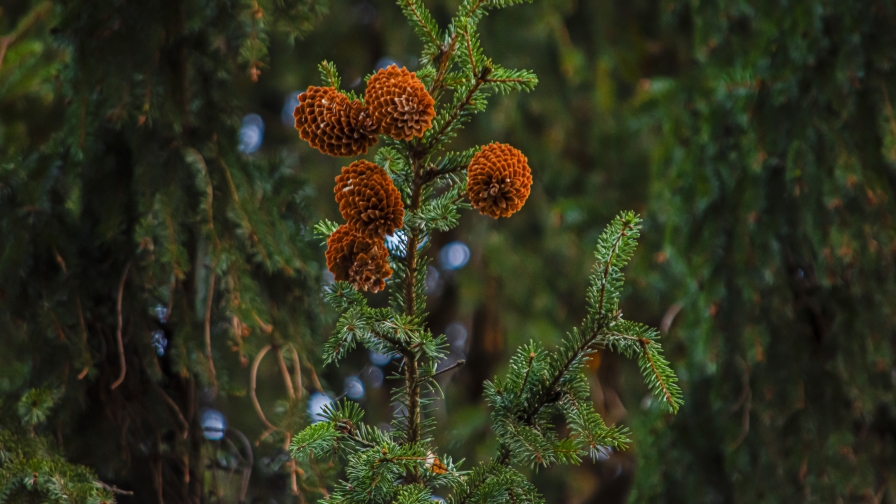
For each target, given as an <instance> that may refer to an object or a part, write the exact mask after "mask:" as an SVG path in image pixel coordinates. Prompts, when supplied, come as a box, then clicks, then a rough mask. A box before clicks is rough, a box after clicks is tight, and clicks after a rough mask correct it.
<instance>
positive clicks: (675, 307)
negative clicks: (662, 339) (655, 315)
mask: <svg viewBox="0 0 896 504" xmlns="http://www.w3.org/2000/svg"><path fill="white" fill-rule="evenodd" d="M683 307H684V305H683V304H681V303H680V302H677V303H672V305H671V306H670V307H669V309H667V310H666V313H665V314H663V320H662V321H661V322H660V332H662V333H663V334H667V333H668V332H669V329H670V328H671V327H672V322H673V321H675V316H676V315H678V312H680V311H681V309H682V308H683Z"/></svg>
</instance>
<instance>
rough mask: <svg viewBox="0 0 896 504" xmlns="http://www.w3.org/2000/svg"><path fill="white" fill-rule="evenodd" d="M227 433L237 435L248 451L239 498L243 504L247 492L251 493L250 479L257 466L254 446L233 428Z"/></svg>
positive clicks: (228, 429) (229, 428)
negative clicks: (254, 467) (253, 468)
mask: <svg viewBox="0 0 896 504" xmlns="http://www.w3.org/2000/svg"><path fill="white" fill-rule="evenodd" d="M227 431H228V432H232V433H234V434H236V437H238V438H239V439H240V441H242V442H243V447H244V448H245V449H246V455H247V458H248V460H246V463H245V467H244V468H243V480H242V484H241V486H240V496H239V502H240V503H243V502H246V492H248V491H249V479H250V478H251V477H252V467H253V466H254V465H255V454H254V453H253V452H252V445H251V444H250V443H249V439H248V438H247V437H246V435H245V434H243V433H242V432H240V431H238V430H236V429H234V428H233V427H228V428H227Z"/></svg>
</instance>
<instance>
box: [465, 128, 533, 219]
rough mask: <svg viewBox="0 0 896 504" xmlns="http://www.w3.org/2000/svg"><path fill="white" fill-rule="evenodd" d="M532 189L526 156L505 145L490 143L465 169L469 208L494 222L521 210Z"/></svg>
mask: <svg viewBox="0 0 896 504" xmlns="http://www.w3.org/2000/svg"><path fill="white" fill-rule="evenodd" d="M531 186H532V171H531V170H529V164H528V161H527V160H526V156H524V155H523V153H522V152H520V151H518V150H517V149H514V148H513V147H511V146H509V145H507V144H501V143H491V144H488V145H486V146H485V147H483V148H482V150H480V151H479V152H477V153H476V155H475V156H473V160H472V161H470V166H469V167H467V194H468V195H469V197H470V203H472V204H473V208H475V209H477V210H479V213H481V214H483V215H491V216H492V217H494V218H496V219H497V218H498V217H510V216H511V215H512V214H513V213H514V212H516V211H517V210H519V209H520V208H522V207H523V204H524V203H525V202H526V198H528V197H529V188H530V187H531Z"/></svg>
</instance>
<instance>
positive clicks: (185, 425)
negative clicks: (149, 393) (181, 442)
mask: <svg viewBox="0 0 896 504" xmlns="http://www.w3.org/2000/svg"><path fill="white" fill-rule="evenodd" d="M152 383H153V385H155V387H156V390H157V391H158V392H159V394H161V395H162V399H164V400H165V402H166V403H168V406H171V409H173V410H174V412H175V413H177V420H178V421H179V422H180V424H181V426H183V428H184V433H183V434H181V439H187V436H189V434H190V424H188V423H187V419H186V418H184V414H183V413H182V412H181V411H180V408H178V407H177V403H176V402H174V399H172V398H171V396H169V395H168V394H167V393H166V392H165V390H163V389H162V387H160V386H159V385H158V384H157V383H156V382H152Z"/></svg>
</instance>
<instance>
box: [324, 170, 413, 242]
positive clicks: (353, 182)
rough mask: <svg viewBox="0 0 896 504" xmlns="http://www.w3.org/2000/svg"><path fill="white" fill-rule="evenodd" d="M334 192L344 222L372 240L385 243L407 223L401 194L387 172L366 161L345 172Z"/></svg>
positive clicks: (338, 180) (337, 182)
mask: <svg viewBox="0 0 896 504" xmlns="http://www.w3.org/2000/svg"><path fill="white" fill-rule="evenodd" d="M333 192H334V193H335V194H336V203H339V212H340V213H342V218H343V219H345V220H346V221H347V222H348V225H349V226H351V227H352V228H354V229H355V231H357V232H358V233H361V234H363V235H365V236H367V237H369V238H379V239H380V240H382V239H384V238H385V237H386V235H387V234H388V235H391V234H392V233H394V232H395V230H396V229H398V228H400V227H401V225H402V223H403V221H404V204H403V203H402V202H401V193H399V192H398V189H396V188H395V184H393V183H392V179H391V178H389V174H387V173H386V170H384V169H382V168H380V167H379V166H377V165H375V164H373V163H371V162H369V161H364V160H363V159H362V160H360V161H355V162H354V163H352V164H350V165H348V166H346V167H344V168H342V174H341V175H339V176H338V177H336V187H335V188H334V189H333Z"/></svg>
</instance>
